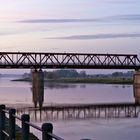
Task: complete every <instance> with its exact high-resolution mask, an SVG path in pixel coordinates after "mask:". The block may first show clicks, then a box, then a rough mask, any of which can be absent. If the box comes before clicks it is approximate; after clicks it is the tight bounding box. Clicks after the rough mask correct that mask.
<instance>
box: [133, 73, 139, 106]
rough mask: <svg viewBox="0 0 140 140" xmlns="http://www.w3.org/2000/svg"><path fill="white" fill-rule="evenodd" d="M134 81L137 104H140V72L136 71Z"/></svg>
mask: <svg viewBox="0 0 140 140" xmlns="http://www.w3.org/2000/svg"><path fill="white" fill-rule="evenodd" d="M133 81H134V83H133V90H134V98H135V103H140V71H135V74H134V80H133Z"/></svg>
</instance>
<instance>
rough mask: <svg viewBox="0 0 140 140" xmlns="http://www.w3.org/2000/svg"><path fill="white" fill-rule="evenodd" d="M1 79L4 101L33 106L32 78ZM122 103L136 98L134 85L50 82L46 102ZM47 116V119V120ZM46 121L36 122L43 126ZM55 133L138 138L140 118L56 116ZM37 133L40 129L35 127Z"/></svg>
mask: <svg viewBox="0 0 140 140" xmlns="http://www.w3.org/2000/svg"><path fill="white" fill-rule="evenodd" d="M10 80H11V79H9V78H1V79H0V103H1V104H2V103H5V104H16V105H22V106H28V105H30V106H33V102H32V89H31V83H29V82H12V81H10ZM114 102H116V103H118V102H134V97H133V87H132V86H131V85H111V84H108V85H105V84H47V83H45V92H44V105H47V104H56V103H58V104H60V103H69V104H71V103H76V104H77V103H84V104H85V103H86V104H87V103H114ZM47 121H48V120H46V121H45V122H47ZM43 122H44V121H38V122H34V123H36V124H37V125H39V126H41V124H42V123H43ZM51 122H52V123H53V125H54V133H55V134H57V135H59V136H61V137H63V138H64V139H66V140H78V139H82V138H89V139H92V140H112V139H113V140H138V139H140V118H133V119H132V118H125V119H124V118H118V119H76V120H75V119H72V120H52V121H51ZM32 131H33V132H34V133H35V134H36V135H37V136H39V137H40V133H39V132H38V131H36V130H32Z"/></svg>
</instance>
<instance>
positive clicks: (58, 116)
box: [17, 103, 140, 122]
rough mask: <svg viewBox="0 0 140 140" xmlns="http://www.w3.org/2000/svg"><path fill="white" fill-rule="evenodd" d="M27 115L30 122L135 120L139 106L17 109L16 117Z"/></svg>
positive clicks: (124, 104) (139, 110) (123, 104)
mask: <svg viewBox="0 0 140 140" xmlns="http://www.w3.org/2000/svg"><path fill="white" fill-rule="evenodd" d="M23 113H28V114H29V115H30V117H31V120H32V121H36V122H41V121H46V120H47V121H48V120H69V119H87V118H88V119H89V118H126V117H127V118H128V117H129V118H136V117H138V116H139V113H140V104H135V103H117V104H75V105H71V104H63V105H62V104H56V105H51V106H46V107H42V108H41V109H39V108H32V107H30V108H21V109H17V115H22V114H23Z"/></svg>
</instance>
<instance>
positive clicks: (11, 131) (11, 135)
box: [9, 109, 16, 140]
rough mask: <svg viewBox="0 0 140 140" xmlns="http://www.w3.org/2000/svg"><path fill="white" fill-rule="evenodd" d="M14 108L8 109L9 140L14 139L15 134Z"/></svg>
mask: <svg viewBox="0 0 140 140" xmlns="http://www.w3.org/2000/svg"><path fill="white" fill-rule="evenodd" d="M15 113H16V110H15V109H10V110H9V140H14V139H15V134H16V130H15V128H16V124H15V117H14V115H15Z"/></svg>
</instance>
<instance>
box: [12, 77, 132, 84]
mask: <svg viewBox="0 0 140 140" xmlns="http://www.w3.org/2000/svg"><path fill="white" fill-rule="evenodd" d="M12 81H21V82H22V81H23V82H31V79H30V78H22V79H14V80H12ZM44 81H45V82H54V83H93V84H98V83H99V84H130V85H131V84H133V78H114V77H110V78H59V79H45V80H44Z"/></svg>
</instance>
